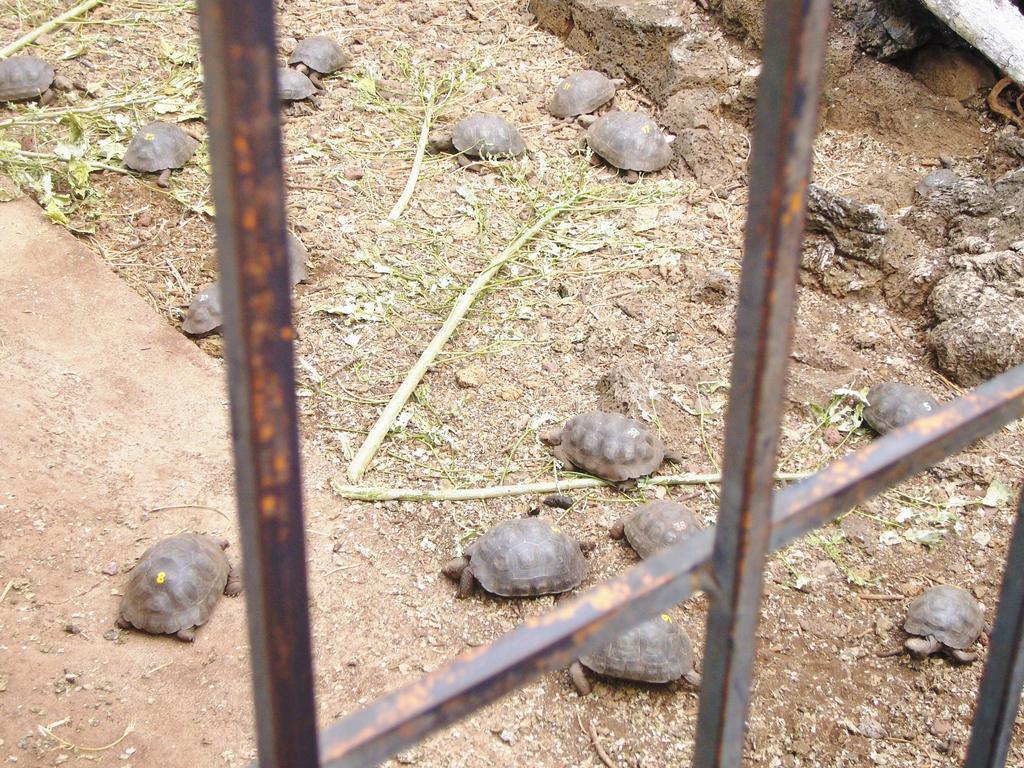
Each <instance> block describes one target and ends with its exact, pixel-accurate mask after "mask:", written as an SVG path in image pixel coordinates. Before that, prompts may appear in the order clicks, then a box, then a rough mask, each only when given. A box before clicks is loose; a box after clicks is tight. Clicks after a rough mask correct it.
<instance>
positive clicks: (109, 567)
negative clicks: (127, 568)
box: [100, 561, 121, 576]
mask: <svg viewBox="0 0 1024 768" xmlns="http://www.w3.org/2000/svg"><path fill="white" fill-rule="evenodd" d="M100 572H101V573H103V575H105V576H117V574H118V573H120V572H121V567H120V566H119V565H118V564H117V563H115V562H113V561H111V562H109V563H107V564H106V565H104V566H103V568H101V569H100Z"/></svg>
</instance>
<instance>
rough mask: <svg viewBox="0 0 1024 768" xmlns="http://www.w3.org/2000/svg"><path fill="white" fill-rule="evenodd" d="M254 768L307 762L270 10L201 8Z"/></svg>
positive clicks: (242, 0) (301, 564)
mask: <svg viewBox="0 0 1024 768" xmlns="http://www.w3.org/2000/svg"><path fill="white" fill-rule="evenodd" d="M199 22H200V24H199V29H200V37H201V46H202V62H203V68H204V93H205V97H206V107H207V125H208V128H209V136H210V156H211V160H212V176H213V192H214V202H215V205H216V213H217V248H218V256H219V264H220V276H221V290H222V295H223V300H224V335H225V337H226V354H227V361H228V382H229V384H230V389H231V421H232V428H233V438H234V450H235V477H236V492H237V495H238V515H239V524H240V527H241V535H242V554H243V562H244V581H245V591H246V606H247V611H248V620H249V640H250V645H251V647H250V653H251V657H252V670H253V689H254V699H255V705H256V727H257V742H258V746H259V757H260V765H261V766H262V767H263V768H285V767H286V766H287V768H312V767H313V766H316V765H317V764H318V748H317V738H316V717H315V708H314V702H313V670H312V657H311V652H310V630H309V612H308V607H307V601H308V592H307V585H306V568H305V542H304V526H303V520H302V486H301V479H300V467H299V443H298V429H297V424H296V405H295V380H294V369H293V365H294V359H293V350H292V341H293V339H294V337H295V334H294V330H293V328H292V325H291V295H290V291H291V283H290V281H289V279H288V263H287V260H286V256H285V254H286V251H285V207H284V179H283V174H282V161H281V134H280V126H279V123H278V119H279V118H278V96H277V68H278V64H277V62H276V58H277V56H276V46H275V40H274V13H273V3H272V0H199Z"/></svg>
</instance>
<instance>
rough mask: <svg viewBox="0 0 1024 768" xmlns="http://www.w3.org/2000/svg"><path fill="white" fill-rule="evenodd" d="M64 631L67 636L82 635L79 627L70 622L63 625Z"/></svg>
mask: <svg viewBox="0 0 1024 768" xmlns="http://www.w3.org/2000/svg"><path fill="white" fill-rule="evenodd" d="M64 631H65V632H67V633H68V634H69V635H80V634H82V628H81V627H80V626H78V625H77V624H72V623H70V622H68V623H67V624H65V625H64Z"/></svg>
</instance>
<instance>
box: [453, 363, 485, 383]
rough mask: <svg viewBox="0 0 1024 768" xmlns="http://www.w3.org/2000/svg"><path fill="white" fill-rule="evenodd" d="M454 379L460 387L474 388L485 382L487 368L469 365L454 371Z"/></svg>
mask: <svg viewBox="0 0 1024 768" xmlns="http://www.w3.org/2000/svg"><path fill="white" fill-rule="evenodd" d="M455 381H456V383H457V384H458V385H459V386H460V387H464V388H467V389H474V388H476V387H479V386H481V385H482V384H485V383H486V382H487V370H486V369H485V368H484V367H483V366H480V365H470V366H467V367H465V368H460V369H459V370H457V371H456V372H455Z"/></svg>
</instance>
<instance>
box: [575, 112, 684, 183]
mask: <svg viewBox="0 0 1024 768" xmlns="http://www.w3.org/2000/svg"><path fill="white" fill-rule="evenodd" d="M587 144H589V145H590V148H591V149H592V150H594V152H596V153H597V154H598V155H600V156H601V157H602V158H604V159H605V160H606V161H607V162H608V163H609V164H611V165H614V166H615V167H616V168H621V169H623V170H626V171H645V172H650V171H658V170H661V169H662V168H664V167H665V166H666V165H668V164H669V163H670V162H672V148H671V147H670V146H669V143H668V140H667V139H666V138H665V135H664V134H663V133H662V132H661V129H660V128H658V126H657V125H655V123H654V121H652V120H651V118H649V117H647V116H646V115H642V114H640V113H639V112H619V111H615V112H609V113H608V114H607V115H603V116H602V117H599V118H598V119H597V120H595V121H594V124H593V125H591V126H590V128H588V129H587Z"/></svg>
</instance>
